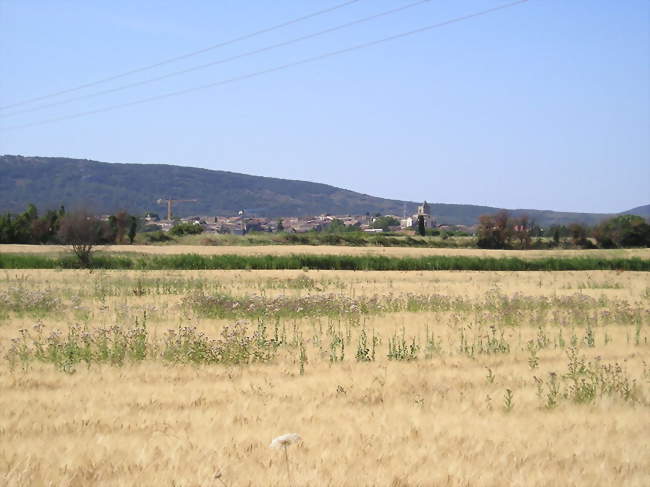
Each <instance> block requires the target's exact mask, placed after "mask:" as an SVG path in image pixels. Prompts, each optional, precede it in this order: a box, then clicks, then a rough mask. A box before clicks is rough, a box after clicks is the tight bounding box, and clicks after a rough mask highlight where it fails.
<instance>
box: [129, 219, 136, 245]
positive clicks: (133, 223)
mask: <svg viewBox="0 0 650 487" xmlns="http://www.w3.org/2000/svg"><path fill="white" fill-rule="evenodd" d="M137 230H138V219H137V218H136V217H134V216H130V217H129V243H130V244H133V241H134V240H135V234H136V232H137Z"/></svg>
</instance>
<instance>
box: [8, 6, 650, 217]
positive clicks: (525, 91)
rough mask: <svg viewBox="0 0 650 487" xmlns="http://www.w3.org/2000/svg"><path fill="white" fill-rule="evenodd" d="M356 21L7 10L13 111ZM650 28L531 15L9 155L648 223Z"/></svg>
mask: <svg viewBox="0 0 650 487" xmlns="http://www.w3.org/2000/svg"><path fill="white" fill-rule="evenodd" d="M342 1H343V0H309V1H306V0H303V1H298V0H293V1H290V0H249V1H242V0H222V1H218V2H215V1H208V0H204V1H198V0H186V1H183V2H179V1H173V0H156V1H154V0H138V1H131V0H129V1H127V0H112V1H110V2H98V1H87V0H84V1H82V0H57V1H52V0H0V66H2V75H1V76H0V105H8V104H11V103H14V102H18V101H21V100H24V99H28V98H31V97H35V96H39V95H44V94H48V93H52V92H55V91H58V90H62V89H66V88H70V87H74V86H77V85H79V84H82V83H85V82H90V81H94V80H97V79H100V78H104V77H107V76H111V75H113V74H117V73H121V72H123V71H126V70H129V69H132V68H137V67H140V66H143V65H146V64H150V63H153V62H156V61H160V60H164V59H166V58H169V57H172V56H176V55H180V54H183V53H186V52H189V51H194V50H196V49H200V48H202V47H206V46H209V45H212V44H216V43H218V42H220V41H224V40H228V39H230V38H233V37H236V36H239V35H242V34H247V33H250V32H253V31H256V30H259V29H261V28H265V27H269V26H272V25H274V24H277V23H280V22H283V21H286V20H289V19H292V18H295V17H298V16H301V15H305V14H308V13H310V12H313V11H316V10H320V9H323V8H327V7H330V6H333V5H335V4H338V3H341V2H342ZM412 1H413V0H411V1H409V0H361V1H358V2H356V3H354V4H353V5H350V6H348V7H346V8H342V9H339V10H337V11H335V12H331V13H329V14H326V15H322V16H319V17H315V18H312V19H309V20H307V21H304V22H300V23H298V24H295V25H292V26H290V27H287V28H284V29H280V30H277V31H274V32H271V33H268V34H265V35H261V36H258V37H255V38H252V39H248V40H246V41H243V42H239V43H236V44H232V45H229V46H226V47H224V48H221V49H216V50H213V51H210V52H208V53H204V54H202V55H200V56H195V57H193V58H189V59H185V60H183V61H179V62H176V63H173V64H169V65H166V66H161V67H159V68H157V69H154V70H151V71H148V72H144V73H139V74H138V75H133V76H130V77H127V78H123V79H121V80H115V81H114V82H112V83H107V84H104V85H100V86H97V87H94V88H92V89H87V90H83V91H79V92H75V93H71V94H69V95H68V96H72V95H81V94H85V93H92V92H93V91H97V90H99V89H106V88H110V87H113V86H118V85H121V84H124V83H128V82H133V81H137V80H140V79H145V78H149V77H153V76H157V75H162V74H165V73H168V72H171V71H175V70H180V69H183V68H188V67H191V66H194V65H197V64H202V63H207V62H210V61H214V60H218V59H221V58H223V57H227V56H232V55H236V54H239V53H241V52H245V51H248V50H251V49H255V48H258V47H265V46H269V45H271V44H274V43H277V42H281V41H284V40H288V39H292V38H294V37H298V36H300V35H305V34H309V33H312V32H316V31H319V30H322V29H326V28H329V27H333V26H336V25H339V24H342V23H344V22H348V21H350V20H354V19H357V18H361V17H365V16H368V15H371V14H373V13H377V12H380V11H383V10H387V9H390V8H394V7H398V6H402V5H406V4H409V3H412ZM500 3H501V2H499V1H498V0H431V1H430V2H427V3H425V4H424V5H421V6H418V7H414V8H412V9H409V10H406V11H403V12H401V13H399V14H396V15H391V16H388V17H385V18H382V19H379V20H376V21H374V22H369V23H366V24H363V25H358V26H355V27H352V28H349V29H345V30H341V31H338V32H335V33H332V34H330V35H325V36H322V37H318V38H316V39H311V40H309V41H305V42H302V43H299V44H295V45H292V46H289V47H285V48H280V49H276V50H273V51H271V52H267V53H264V54H261V55H257V56H252V57H248V58H243V59H240V60H238V61H235V62H230V63H225V64H221V65H215V66H212V67H210V68H207V69H202V70H198V71H196V72H193V73H191V74H187V75H183V76H178V77H174V78H170V79H167V80H164V81H159V82H156V83H151V84H148V85H145V86H141V87H138V88H132V89H128V90H124V91H120V92H116V93H113V94H110V95H106V96H101V97H96V98H92V99H86V100H82V101H76V102H73V103H69V104H66V105H61V106H57V107H51V108H48V109H45V110H42V111H35V112H31V113H23V114H18V115H14V116H7V115H6V114H7V113H9V112H10V111H11V110H4V111H0V114H2V115H0V126H2V127H7V126H13V125H20V124H26V123H31V122H38V121H40V120H44V119H49V118H55V117H59V116H65V115H69V114H75V113H78V112H83V111H87V110H92V109H95V108H101V107H105V106H110V105H114V104H120V103H125V102H129V101H132V100H138V99H140V98H144V97H148V96H154V95H158V94H161V93H165V92H168V91H173V90H180V89H184V88H191V87H193V86H198V85H201V84H205V83H209V82H212V81H219V80H222V79H226V78H231V77H233V76H239V75H242V74H246V73H250V72H255V71H260V70H264V69H267V68H270V67H273V66H276V65H280V64H284V63H288V62H292V61H296V60H299V59H302V58H304V57H310V56H314V55H317V54H320V53H322V52H326V51H331V50H335V49H340V48H344V47H347V46H351V45H354V44H358V43H361V42H365V41H369V40H374V39H378V38H381V37H385V36H389V35H392V34H397V33H400V32H403V31H408V30H411V29H414V28H418V27H420V26H424V25H427V24H432V23H435V22H438V21H444V20H447V19H450V18H453V17H457V16H461V15H465V14H468V13H472V12H474V11H478V10H482V9H485V8H489V7H492V6H496V5H499V4H500ZM649 17H650V2H648V1H647V0H624V1H611V0H608V1H605V0H572V1H569V0H530V1H529V2H527V3H524V4H522V5H519V6H516V7H514V8H511V9H507V10H503V11H499V12H496V13H493V14H491V15H488V16H484V17H480V18H474V19H471V20H467V21H465V22H461V23H457V24H453V25H449V26H447V27H444V28H440V29H435V30H432V31H429V32H425V33H423V34H419V35H416V36H413V37H409V38H404V39H401V40H397V41H395V42H392V43H388V44H383V45H379V46H375V47H371V48H369V49H364V50H359V51H355V52H351V53H347V54H344V55H341V56H337V57H332V58H329V59H326V60H323V61H320V62H316V63H312V64H306V65H302V66H298V67H293V68H290V69H287V70H284V71H279V72H275V73H271V74H268V75H264V76H260V77H257V78H253V79H248V80H245V81H241V82H238V83H234V84H230V85H226V86H220V87H215V88H212V89H207V90H203V91H197V92H193V93H190V94H187V95H184V96H179V97H174V98H168V99H165V100H161V101H157V102H153V103H146V104H141V105H136V106H132V107H129V108H124V109H119V110H114V111H110V112H106V113H100V114H95V115H90V116H86V117H81V118H75V119H70V120H66V121H60V122H57V123H51V124H47V125H39V126H33V127H30V128H24V129H20V130H10V131H6V130H3V131H0V153H3V154H22V155H39V156H64V157H77V158H88V159H95V160H100V161H107V162H140V163H169V164H178V165H188V166H198V167H205V168H209V169H222V170H228V171H235V172H242V173H248V174H256V175H263V176H274V177H281V178H291V179H303V180H309V181H316V182H323V183H328V184H333V185H336V186H341V187H344V188H348V189H352V190H355V191H360V192H364V193H369V194H372V195H376V196H383V197H388V198H399V199H405V200H413V201H416V200H423V199H427V200H429V201H433V202H442V203H472V204H481V205H491V206H499V207H506V208H537V209H554V210H566V211H589V212H591V211H593V212H614V211H622V210H626V209H629V208H631V207H634V206H638V205H642V204H647V203H650V142H649V134H650V99H649V98H650V83H649V81H650V38H649V29H650V28H649V24H650V20H649ZM65 98H66V97H60V98H52V99H48V100H44V101H43V103H44V102H53V101H56V100H59V99H65ZM37 105H38V103H34V104H32V105H24V106H21V107H16V108H15V109H14V110H19V109H26V108H31V107H34V106H37ZM0 177H2V176H1V175H0Z"/></svg>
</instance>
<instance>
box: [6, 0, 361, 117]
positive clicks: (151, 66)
mask: <svg viewBox="0 0 650 487" xmlns="http://www.w3.org/2000/svg"><path fill="white" fill-rule="evenodd" d="M360 1H362V0H348V1H346V2H343V3H339V4H337V5H334V6H332V7H328V8H326V9H323V10H318V11H316V12H312V13H309V14H307V15H303V16H301V17H297V18H295V19H291V20H288V21H286V22H282V23H280V24H276V25H273V26H271V27H267V28H265V29H261V30H257V31H255V32H251V33H250V34H244V35H242V36H239V37H235V38H233V39H229V40H227V41H223V42H220V43H218V44H213V45H211V46H208V47H204V48H202V49H198V50H196V51H191V52H188V53H185V54H180V55H178V56H174V57H171V58H168V59H164V60H162V61H158V62H156V63H153V64H148V65H146V66H142V67H140V68H135V69H131V70H129V71H125V72H123V73H119V74H115V75H113V76H109V77H107V78H102V79H98V80H96V81H91V82H88V83H84V84H81V85H78V86H75V87H73V88H67V89H65V90H61V91H55V92H53V93H49V94H47V95H41V96H37V97H34V98H28V99H26V100H21V101H18V102H16V103H12V104H10V105H4V106H0V110H6V109H8V108H14V107H17V106H22V105H27V104H29V103H33V102H35V101H40V100H44V99H46V98H52V97H55V96H60V95H64V94H66V93H71V92H73V91H78V90H82V89H84V88H90V87H91V86H96V85H99V84H102V83H107V82H108V81H113V80H116V79H119V78H124V77H126V76H130V75H132V74H136V73H141V72H142V71H148V70H150V69H154V68H157V67H160V66H164V65H165V64H169V63H173V62H176V61H180V60H182V59H187V58H190V57H193V56H197V55H199V54H203V53H205V52H208V51H212V50H214V49H218V48H221V47H225V46H229V45H231V44H235V43H236V42H241V41H244V40H246V39H250V38H252V37H257V36H259V35H262V34H267V33H269V32H272V31H274V30H278V29H281V28H283V27H288V26H290V25H293V24H297V23H298V22H302V21H303V20H307V19H311V18H313V17H317V16H319V15H324V14H327V13H330V12H333V11H335V10H339V9H341V8H344V7H347V6H348V5H352V4H353V3H358V2H360Z"/></svg>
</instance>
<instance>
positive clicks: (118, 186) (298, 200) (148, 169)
mask: <svg viewBox="0 0 650 487" xmlns="http://www.w3.org/2000/svg"><path fill="white" fill-rule="evenodd" d="M168 197H172V198H182V199H197V200H198V201H197V202H196V203H182V204H178V205H176V206H175V207H174V212H175V214H176V215H177V216H187V215H234V214H236V213H237V212H238V211H239V210H241V209H247V211H248V213H249V214H254V215H257V216H268V217H278V216H307V215H319V214H322V213H330V214H334V215H345V214H365V213H366V212H369V213H371V214H375V213H381V214H394V215H401V214H402V212H403V211H404V209H406V211H407V213H408V214H411V213H413V212H415V211H416V206H417V203H415V202H412V201H399V200H390V199H385V198H378V197H375V196H370V195H366V194H361V193H356V192H354V191H349V190H346V189H341V188H337V187H334V186H329V185H326V184H319V183H311V182H307V181H294V180H287V179H278V178H268V177H261V176H250V175H246V174H238V173H233V172H227V171H213V170H208V169H200V168H195V167H184V166H171V165H165V164H112V163H106V162H97V161H90V160H86V159H69V158H62V157H22V156H12V155H5V156H0V211H2V212H7V211H9V212H14V213H17V212H21V211H23V210H24V208H25V207H26V206H27V204H29V203H34V204H35V205H36V206H37V208H39V210H44V209H48V208H58V207H59V206H60V205H62V204H63V205H65V206H66V207H67V208H74V207H77V206H84V207H87V208H89V209H90V210H91V211H94V212H96V213H110V212H114V211H117V210H119V209H126V210H128V211H130V212H131V213H135V214H142V213H144V212H147V211H155V212H157V213H159V214H161V215H162V214H164V212H165V208H164V207H163V206H161V205H158V204H157V203H156V201H157V200H158V199H159V198H168ZM649 207H650V205H648V206H645V207H640V208H641V209H645V210H644V211H646V212H647V211H648V208H649ZM498 210H499V208H493V207H489V206H476V205H458V204H442V203H440V204H431V211H432V213H433V215H434V216H435V217H436V220H437V221H438V223H447V224H464V225H471V224H474V223H476V221H477V220H478V217H479V216H480V215H483V214H487V213H495V212H496V211H498ZM511 212H512V213H513V214H514V215H520V214H524V213H526V214H528V215H529V216H530V217H531V218H532V219H534V220H535V221H536V222H537V223H539V224H540V225H542V226H547V225H551V224H556V223H557V224H566V223H571V222H581V223H586V224H590V225H591V224H594V223H597V222H599V221H600V220H602V219H603V218H606V217H608V216H611V215H605V214H594V213H563V212H555V211H540V210H532V209H531V210H511Z"/></svg>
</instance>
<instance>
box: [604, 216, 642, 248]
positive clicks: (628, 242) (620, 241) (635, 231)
mask: <svg viewBox="0 0 650 487" xmlns="http://www.w3.org/2000/svg"><path fill="white" fill-rule="evenodd" d="M593 233H594V237H596V240H597V241H598V245H600V246H601V247H604V248H615V247H650V225H648V223H646V221H645V220H644V219H643V218H642V217H640V216H637V215H619V216H616V217H614V218H610V219H609V220H605V221H604V222H602V223H600V224H599V225H597V226H596V228H594V232H593Z"/></svg>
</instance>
